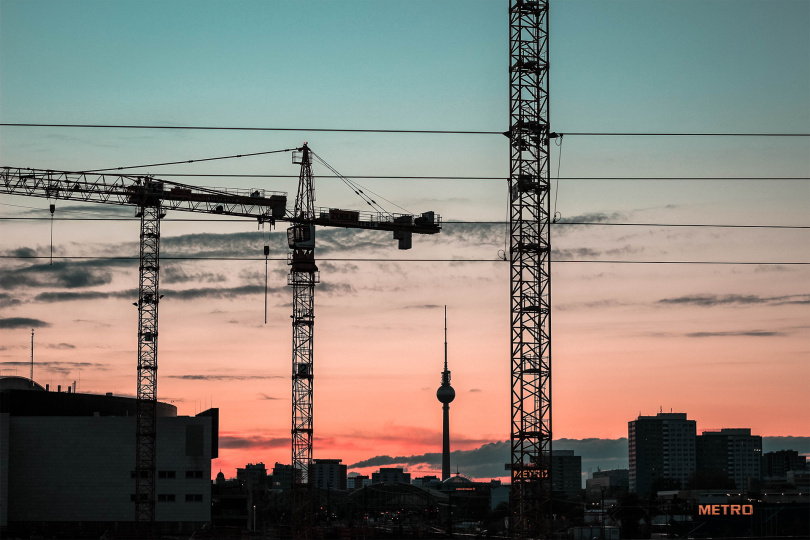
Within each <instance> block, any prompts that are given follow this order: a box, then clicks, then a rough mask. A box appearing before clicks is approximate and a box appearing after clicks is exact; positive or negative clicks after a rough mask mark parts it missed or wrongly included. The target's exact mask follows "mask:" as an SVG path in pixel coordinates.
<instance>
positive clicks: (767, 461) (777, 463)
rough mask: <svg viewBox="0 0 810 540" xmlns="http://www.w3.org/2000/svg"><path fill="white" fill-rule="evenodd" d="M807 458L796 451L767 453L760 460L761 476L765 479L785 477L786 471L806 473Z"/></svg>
mask: <svg viewBox="0 0 810 540" xmlns="http://www.w3.org/2000/svg"><path fill="white" fill-rule="evenodd" d="M806 470H807V458H806V457H804V456H800V455H799V452H797V451H796V450H779V451H777V452H768V453H766V454H765V455H764V456H763V459H762V475H763V476H765V477H785V476H787V473H788V471H806Z"/></svg>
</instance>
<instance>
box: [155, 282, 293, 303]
mask: <svg viewBox="0 0 810 540" xmlns="http://www.w3.org/2000/svg"><path fill="white" fill-rule="evenodd" d="M286 290H287V287H286V286H279V287H269V288H268V292H269V294H273V295H277V294H282V293H283V292H286ZM162 294H164V295H165V296H166V298H170V299H174V300H197V299H199V298H224V299H229V300H230V299H233V298H236V297H238V296H245V295H251V294H264V285H242V286H240V287H200V288H196V289H177V290H174V289H163V291H162Z"/></svg>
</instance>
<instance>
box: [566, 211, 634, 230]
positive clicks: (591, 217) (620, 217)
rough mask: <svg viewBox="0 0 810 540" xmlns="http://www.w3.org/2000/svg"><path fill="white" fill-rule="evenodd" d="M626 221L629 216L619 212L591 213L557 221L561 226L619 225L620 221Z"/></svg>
mask: <svg viewBox="0 0 810 540" xmlns="http://www.w3.org/2000/svg"><path fill="white" fill-rule="evenodd" d="M626 219H627V216H625V215H624V214H620V213H618V212H613V213H612V214H605V213H604V212H590V213H587V214H579V215H578V216H570V217H561V218H560V219H558V220H557V221H556V223H559V224H561V225H566V224H570V223H574V224H576V223H617V222H620V221H625V220H626ZM583 227H585V225H583ZM566 228H568V227H566Z"/></svg>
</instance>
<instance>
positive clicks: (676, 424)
mask: <svg viewBox="0 0 810 540" xmlns="http://www.w3.org/2000/svg"><path fill="white" fill-rule="evenodd" d="M696 434H697V425H696V423H695V421H694V420H687V418H686V413H658V414H657V415H656V416H639V417H638V418H637V419H636V420H632V421H630V422H629V423H628V438H629V446H630V491H633V492H635V493H638V494H639V495H640V496H642V497H649V496H650V495H652V494H653V493H652V489H653V487H654V486H653V484H654V483H656V481H658V480H665V479H669V480H671V481H673V483H674V484H679V485H680V486H683V485H684V484H685V483H686V480H687V479H688V478H689V475H691V474H692V473H693V472H694V471H695V464H696V462H695V460H696V458H695V437H696Z"/></svg>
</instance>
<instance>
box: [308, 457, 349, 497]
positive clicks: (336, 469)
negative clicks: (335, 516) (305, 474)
mask: <svg viewBox="0 0 810 540" xmlns="http://www.w3.org/2000/svg"><path fill="white" fill-rule="evenodd" d="M346 474H347V471H346V465H343V464H342V463H341V460H339V459H313V460H312V472H311V475H310V482H311V483H312V485H313V486H314V487H316V488H320V489H337V490H341V491H345V490H346V488H347V482H346V480H347V479H346Z"/></svg>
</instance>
